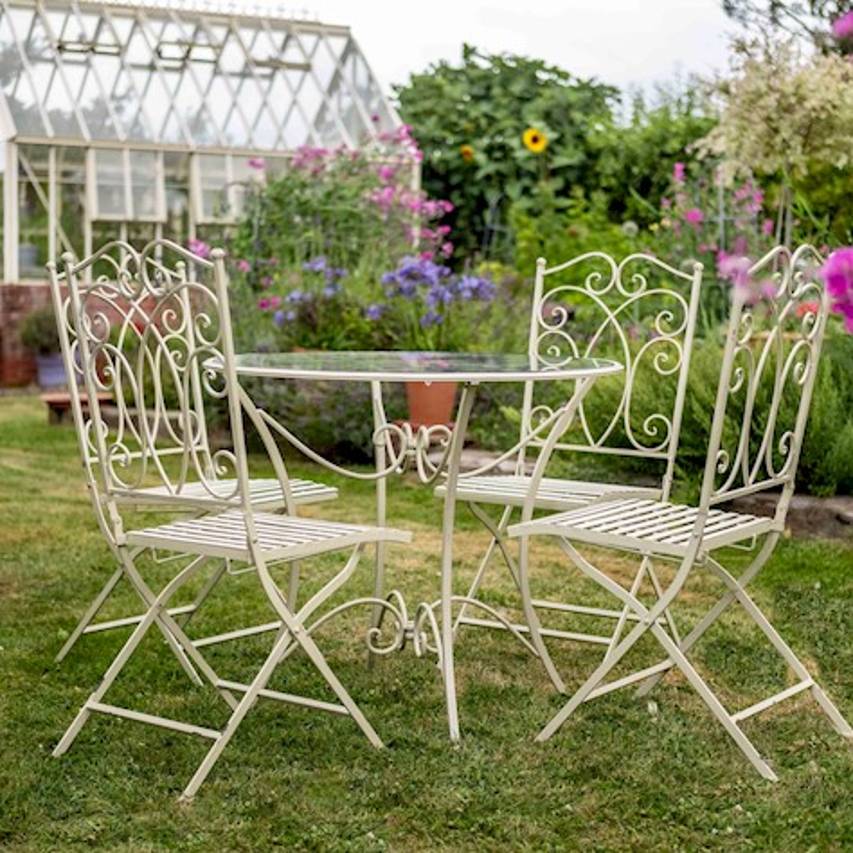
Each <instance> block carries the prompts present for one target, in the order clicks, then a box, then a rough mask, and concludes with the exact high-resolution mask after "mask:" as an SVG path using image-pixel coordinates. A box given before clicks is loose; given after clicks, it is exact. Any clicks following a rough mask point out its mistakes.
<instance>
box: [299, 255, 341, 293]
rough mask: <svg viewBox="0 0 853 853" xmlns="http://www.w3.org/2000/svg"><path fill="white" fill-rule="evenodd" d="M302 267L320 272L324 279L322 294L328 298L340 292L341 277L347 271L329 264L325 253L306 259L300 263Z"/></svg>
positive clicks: (309, 270)
mask: <svg viewBox="0 0 853 853" xmlns="http://www.w3.org/2000/svg"><path fill="white" fill-rule="evenodd" d="M302 269H303V270H304V271H305V272H316V273H322V275H323V278H324V279H325V281H326V284H325V287H323V296H326V297H329V298H331V297H333V296H337V295H338V294H339V293H340V292H341V290H342V285H341V279H343V278H346V276H347V271H346V270H345V269H344V268H343V267H333V266H331V265H330V264H329V262H328V260H327V259H326V256H325V255H317V257H316V258H311V260H310V261H306V262H305V263H304V264H302ZM294 292H297V291H294ZM291 295H292V294H291Z"/></svg>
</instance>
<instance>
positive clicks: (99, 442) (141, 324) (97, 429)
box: [48, 240, 289, 535]
mask: <svg viewBox="0 0 853 853" xmlns="http://www.w3.org/2000/svg"><path fill="white" fill-rule="evenodd" d="M62 262H63V267H64V270H63V272H61V273H60V272H59V271H58V270H57V269H56V266H55V265H53V264H49V265H48V269H49V273H50V279H51V289H52V294H53V299H54V307H55V310H56V315H57V323H58V326H59V331H60V340H61V343H62V349H63V356H64V359H65V366H66V373H67V375H68V377H69V385H71V386H75V387H72V388H71V389H70V390H71V393H72V395H76V394H77V390H76V382H74V381H73V379H76V378H78V377H79V378H81V379H82V380H83V386H84V388H85V390H86V395H87V398H88V400H87V409H88V413H85V414H84V412H83V409H82V407H81V406H79V399H78V400H77V405H76V406H75V407H74V408H75V425H76V427H77V430H78V440H79V443H80V448H81V453H82V454H83V458H84V462H85V465H86V470H87V475H88V478H89V486H90V488H91V489H92V490H93V491H94V493H95V494H94V495H93V497H94V498H95V502H96V503H104V504H105V505H106V509H107V516H106V517H102V521H103V522H104V523H105V524H106V525H107V527H108V528H112V532H113V535H117V534H118V532H119V530H120V525H121V520H120V515H119V513H118V511H117V509H116V504H117V503H118V502H120V501H122V500H128V499H131V500H132V499H133V498H134V497H135V496H140V497H144V492H143V490H146V489H150V487H151V486H157V487H160V488H161V490H162V491H164V492H165V493H166V494H167V495H170V496H180V495H181V492H182V490H184V489H185V488H186V487H187V486H188V484H190V483H192V484H199V483H200V484H201V485H202V488H203V490H204V492H205V494H206V495H207V496H208V500H209V502H210V505H211V506H221V507H223V508H224V507H234V506H241V507H242V508H243V509H244V512H246V513H247V514H248V515H249V518H248V519H247V524H250V523H251V518H250V515H251V504H250V501H249V483H248V468H247V459H246V448H245V440H244V436H243V423H242V413H241V408H242V403H241V398H240V395H241V393H242V392H241V390H240V388H239V386H238V384H237V377H236V369H235V358H234V345H233V338H232V331H231V319H230V308H229V303H228V281H227V274H226V271H225V264H224V252H223V251H222V250H219V249H217V250H214V251H213V252H212V253H211V256H210V258H209V259H207V258H201V257H198V256H196V255H194V254H192V253H191V252H189V251H188V250H186V249H184V248H183V247H182V246H179V245H177V244H175V243H172V242H171V241H168V240H155V241H152V242H151V243H149V244H148V245H146V246H145V247H144V248H143V249H142V250H141V251H137V250H135V249H134V248H133V247H132V246H130V245H129V244H127V243H123V242H118V241H117V242H113V243H109V244H107V245H105V246H103V247H102V248H101V249H99V250H98V251H97V252H95V253H94V254H93V255H92V256H91V257H89V258H87V259H84V260H82V261H79V262H78V261H75V260H74V258H73V256H71V255H70V254H67V255H64V256H63V258H62ZM104 270H106V271H104ZM93 271H94V272H95V273H96V274H94V275H93V274H92V272H93ZM64 287H66V288H67V295H64V294H63V292H62V290H63V288H64ZM214 363H215V364H216V367H215V368H214V367H213V366H212V365H213V364H214ZM72 378H73V379H72ZM104 396H108V397H109V399H110V405H111V408H112V411H111V412H110V416H109V417H107V413H106V412H105V411H104V406H103V404H102V397H104ZM214 407H218V409H219V410H220V411H221V410H222V409H223V408H225V409H226V410H227V412H226V413H225V415H226V419H227V421H228V423H230V427H231V439H232V441H231V444H232V447H231V448H222V449H218V450H216V451H215V452H214V451H212V450H211V448H210V444H209V440H208V433H207V420H208V417H209V413H210V411H211V410H212V409H213V408H214ZM285 476H286V475H285ZM226 478H227V479H229V480H231V479H233V487H230V486H229V488H228V489H227V490H225V491H223V488H222V482H221V481H222V480H223V479H226ZM287 491H289V489H287V490H286V492H287ZM143 502H144V501H143ZM102 516H103V511H102Z"/></svg>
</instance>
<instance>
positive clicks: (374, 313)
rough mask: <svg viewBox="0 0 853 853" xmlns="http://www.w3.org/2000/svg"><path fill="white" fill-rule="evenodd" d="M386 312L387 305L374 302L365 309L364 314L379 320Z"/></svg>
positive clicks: (371, 318) (368, 317)
mask: <svg viewBox="0 0 853 853" xmlns="http://www.w3.org/2000/svg"><path fill="white" fill-rule="evenodd" d="M384 312H385V306H384V305H380V304H379V303H377V302H374V303H373V304H372V305H368V306H367V308H365V309H364V316H365V317H367V319H368V320H379V319H380V318H381V317H382V314H383V313H384Z"/></svg>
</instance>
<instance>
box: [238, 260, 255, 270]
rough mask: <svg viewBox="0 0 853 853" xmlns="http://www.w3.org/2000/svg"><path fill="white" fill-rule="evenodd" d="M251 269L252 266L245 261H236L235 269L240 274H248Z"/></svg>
mask: <svg viewBox="0 0 853 853" xmlns="http://www.w3.org/2000/svg"><path fill="white" fill-rule="evenodd" d="M251 268H252V265H251V264H250V263H249V262H248V261H247V260H244V259H243V258H240V260H239V261H237V269H238V270H239V271H240V272H248V271H249V270H250V269H251Z"/></svg>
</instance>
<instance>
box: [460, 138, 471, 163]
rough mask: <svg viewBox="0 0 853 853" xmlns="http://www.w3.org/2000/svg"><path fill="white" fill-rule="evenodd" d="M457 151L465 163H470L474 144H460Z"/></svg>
mask: <svg viewBox="0 0 853 853" xmlns="http://www.w3.org/2000/svg"><path fill="white" fill-rule="evenodd" d="M459 153H460V155H461V156H462V159H463V160H464V161H465V162H466V163H470V162H471V161H472V160H473V159H474V146H473V145H468V144H467V143H466V144H465V145H460V146H459Z"/></svg>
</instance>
